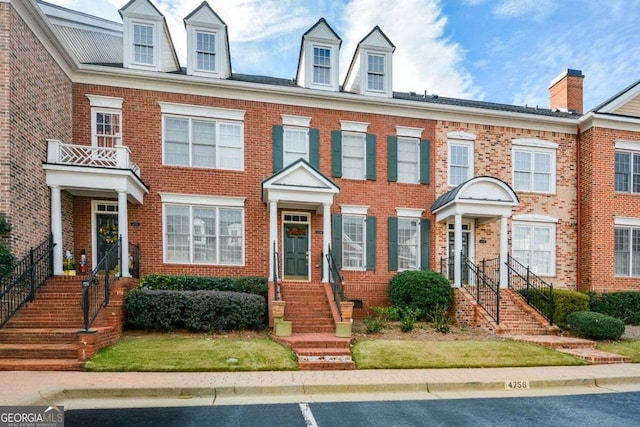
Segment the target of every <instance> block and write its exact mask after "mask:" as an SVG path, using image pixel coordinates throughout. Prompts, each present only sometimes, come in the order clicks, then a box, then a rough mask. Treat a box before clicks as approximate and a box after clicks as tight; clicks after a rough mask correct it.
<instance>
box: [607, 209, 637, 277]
mask: <svg viewBox="0 0 640 427" xmlns="http://www.w3.org/2000/svg"><path fill="white" fill-rule="evenodd" d="M613 233H614V234H613V251H614V269H615V270H614V274H615V275H616V276H627V277H629V276H632V277H638V276H640V219H638V218H621V217H616V218H614V229H613Z"/></svg>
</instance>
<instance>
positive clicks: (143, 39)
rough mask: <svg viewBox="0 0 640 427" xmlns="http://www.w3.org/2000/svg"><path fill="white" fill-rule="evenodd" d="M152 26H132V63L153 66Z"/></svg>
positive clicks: (135, 24) (137, 24)
mask: <svg viewBox="0 0 640 427" xmlns="http://www.w3.org/2000/svg"><path fill="white" fill-rule="evenodd" d="M153 29H154V26H153V25H147V24H142V23H137V22H136V23H134V24H133V62H134V63H136V64H142V65H154V64H155V62H154V47H155V46H154V40H153Z"/></svg>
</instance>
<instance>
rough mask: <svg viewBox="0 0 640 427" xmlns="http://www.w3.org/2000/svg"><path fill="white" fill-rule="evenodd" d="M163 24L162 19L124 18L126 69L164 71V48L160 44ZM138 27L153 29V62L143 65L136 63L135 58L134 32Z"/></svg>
mask: <svg viewBox="0 0 640 427" xmlns="http://www.w3.org/2000/svg"><path fill="white" fill-rule="evenodd" d="M161 24H162V18H161V17H159V19H158V20H151V19H149V17H145V18H144V19H143V18H134V17H132V16H126V15H125V17H124V37H123V40H124V52H123V60H124V67H125V68H132V69H137V70H150V71H162V69H161V66H160V65H161V57H162V54H161V53H162V47H161V43H160V38H161V29H160V28H161ZM136 26H141V27H151V33H152V37H153V41H152V46H153V53H152V55H153V61H152V62H150V63H143V62H140V61H136V58H135V40H134V31H135V28H136Z"/></svg>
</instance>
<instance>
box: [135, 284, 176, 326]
mask: <svg viewBox="0 0 640 427" xmlns="http://www.w3.org/2000/svg"><path fill="white" fill-rule="evenodd" d="M185 303H186V298H185V294H184V293H183V292H176V291H156V290H148V289H133V290H131V291H130V292H129V293H128V294H127V296H126V297H125V299H124V311H125V319H126V323H127V325H128V326H129V327H131V328H134V329H148V330H156V331H173V330H175V329H180V328H183V327H184V322H183V320H182V319H183V315H184V307H185Z"/></svg>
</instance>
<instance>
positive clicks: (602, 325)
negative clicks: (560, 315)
mask: <svg viewBox="0 0 640 427" xmlns="http://www.w3.org/2000/svg"><path fill="white" fill-rule="evenodd" d="M567 324H568V325H569V330H570V331H571V332H572V333H573V334H574V335H577V336H579V337H582V338H588V339H593V340H618V339H620V337H621V336H622V334H624V322H623V321H622V320H620V319H616V318H615V317H611V316H607V315H606V314H602V313H594V312H591V311H576V312H573V313H571V314H569V315H568V316H567Z"/></svg>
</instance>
